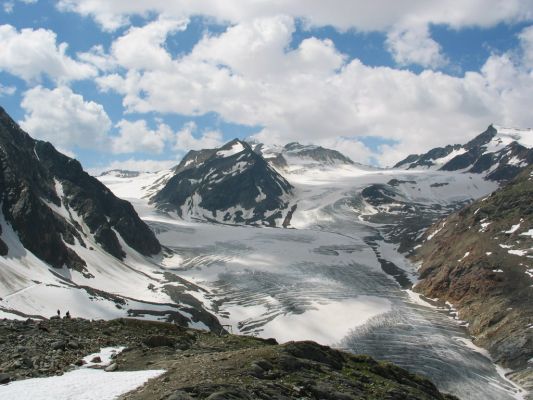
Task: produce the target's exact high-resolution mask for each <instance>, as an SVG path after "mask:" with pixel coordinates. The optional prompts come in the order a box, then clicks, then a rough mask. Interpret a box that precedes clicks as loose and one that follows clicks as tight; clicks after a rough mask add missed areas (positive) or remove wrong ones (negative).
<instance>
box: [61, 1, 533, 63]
mask: <svg viewBox="0 0 533 400" xmlns="http://www.w3.org/2000/svg"><path fill="white" fill-rule="evenodd" d="M58 7H59V9H60V10H64V11H74V12H77V13H79V14H81V15H83V16H90V17H92V18H94V19H95V20H96V21H97V22H98V23H100V24H101V26H102V27H103V28H104V29H106V30H115V29H117V28H118V27H120V26H123V25H127V24H128V23H129V22H130V17H132V16H134V15H141V16H143V17H147V16H149V15H152V14H156V15H163V16H165V18H189V17H191V16H194V15H203V16H205V17H208V18H214V19H215V20H217V21H220V22H223V23H228V24H236V25H242V24H246V23H250V21H254V20H261V19H264V18H267V19H268V18H273V17H276V16H280V15H283V16H286V17H287V18H290V19H293V18H298V19H301V20H303V21H304V22H305V24H306V25H307V26H315V27H316V26H318V27H320V26H333V27H335V28H337V29H339V30H348V29H355V30H358V31H365V32H366V31H380V32H387V33H388V36H389V39H388V41H389V45H388V48H389V49H390V50H391V51H392V52H393V56H394V57H395V59H396V60H397V61H398V62H399V63H400V64H412V63H420V65H422V66H430V67H438V66H441V65H443V64H444V63H445V61H446V59H445V58H444V56H443V55H442V54H441V52H440V47H439V45H438V44H437V43H436V42H435V41H434V40H433V39H432V38H431V37H430V36H429V33H428V32H427V29H428V28H427V27H428V26H429V25H432V24H436V25H439V24H440V25H447V26H449V27H451V28H453V29H460V28H463V27H472V26H477V27H489V26H495V25H497V24H498V23H502V22H504V23H508V22H518V21H531V20H533V0H463V1H461V2H460V3H458V2H457V1H456V0H441V1H439V2H434V1H427V0H396V1H390V0H375V1H373V2H371V3H369V2H368V1H367V0H331V1H327V2H326V1H323V0H291V1H286V0H270V1H268V2H266V1H255V2H250V1H249V0H225V1H224V2H220V1H219V0H197V1H189V0H173V1H167V0H136V1H129V2H127V1H122V2H118V1H114V2H111V1H108V0H60V1H59V3H58ZM271 33H273V34H276V32H271ZM238 42H239V40H238ZM419 46H420V47H419Z"/></svg>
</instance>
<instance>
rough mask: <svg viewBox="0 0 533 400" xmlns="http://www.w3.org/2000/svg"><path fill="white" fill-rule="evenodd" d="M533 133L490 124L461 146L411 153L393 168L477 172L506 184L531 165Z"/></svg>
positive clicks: (529, 130) (532, 160)
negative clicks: (423, 152)
mask: <svg viewBox="0 0 533 400" xmlns="http://www.w3.org/2000/svg"><path fill="white" fill-rule="evenodd" d="M532 148H533V130H532V129H514V128H504V127H501V126H497V125H490V126H489V127H488V128H487V130H485V131H484V132H483V133H481V134H480V135H478V136H477V137H475V138H474V139H472V140H471V141H469V142H468V143H466V144H465V145H458V144H456V145H448V146H446V147H437V148H435V149H432V150H430V151H428V152H427V153H425V154H421V155H419V154H412V155H410V156H408V157H407V158H406V159H404V160H402V161H400V162H399V163H398V164H396V165H395V168H405V169H413V168H428V169H439V170H442V171H464V172H472V173H480V174H483V175H485V176H486V177H487V179H490V180H494V181H509V180H510V179H512V178H514V177H515V176H516V175H518V173H519V172H520V171H521V170H522V168H523V167H525V166H527V165H529V164H531V163H533V149H532Z"/></svg>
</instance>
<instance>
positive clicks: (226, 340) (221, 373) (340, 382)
mask: <svg viewBox="0 0 533 400" xmlns="http://www.w3.org/2000/svg"><path fill="white" fill-rule="evenodd" d="M107 346H125V347H126V349H125V350H124V351H123V352H122V353H120V354H119V355H118V356H117V357H116V358H115V359H114V360H113V364H111V365H110V366H108V367H107V370H109V371H135V370H145V369H163V370H166V373H165V374H163V375H161V376H160V377H159V378H155V379H153V380H151V381H149V382H148V383H147V384H146V385H145V386H144V387H141V388H139V389H137V390H136V391H134V392H130V393H128V394H126V395H124V396H123V397H122V398H123V399H167V400H171V399H172V400H178V399H182V400H186V399H210V400H216V399H219V400H222V399H228V400H229V399H236V400H238V399H331V400H337V399H338V400H348V399H391V400H392V399H456V398H455V397H453V396H450V395H445V394H441V393H439V391H438V390H437V389H436V387H435V386H434V385H433V383H431V382H430V381H428V380H427V379H425V378H422V377H420V376H416V375H413V374H411V373H409V372H407V371H405V370H403V369H401V368H399V367H396V366H394V365H392V364H390V363H382V362H377V361H375V360H373V359H372V358H370V357H368V356H362V355H352V354H348V353H344V352H340V351H337V350H334V349H331V348H329V347H325V346H321V345H318V344H316V343H314V342H291V343H287V344H284V345H278V344H277V343H276V341H275V340H273V339H269V340H263V339H258V338H254V337H249V336H235V335H223V336H218V335H215V334H213V333H209V332H205V331H199V330H193V329H187V328H182V327H179V326H177V325H174V324H168V323H161V322H150V321H141V320H135V319H118V320H113V321H88V320H83V319H52V320H46V321H34V320H27V321H13V320H3V321H0V354H2V357H1V358H0V382H1V383H3V384H6V383H8V382H9V381H13V380H20V379H27V378H31V377H43V376H52V375H56V374H63V373H65V372H67V371H69V370H71V369H74V368H77V367H79V366H80V365H81V364H82V363H83V357H84V356H86V355H88V354H90V353H94V352H97V351H98V350H99V349H100V348H101V347H107ZM107 373H110V374H112V373H113V372H107Z"/></svg>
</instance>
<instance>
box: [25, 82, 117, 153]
mask: <svg viewBox="0 0 533 400" xmlns="http://www.w3.org/2000/svg"><path fill="white" fill-rule="evenodd" d="M21 106H22V108H23V109H24V111H25V115H24V119H23V120H22V121H20V125H21V127H22V129H24V130H25V131H27V132H28V133H29V134H30V135H32V136H33V137H35V138H37V139H42V140H46V141H50V142H52V143H53V144H54V145H56V146H58V147H61V148H67V149H68V148H70V147H74V146H76V147H83V148H101V147H102V144H103V143H105V141H106V139H107V133H108V131H109V129H110V128H111V121H110V119H109V117H108V115H107V113H106V112H105V110H104V108H103V107H102V106H101V105H100V104H97V103H95V102H93V101H85V100H84V98H83V97H82V96H81V95H79V94H76V93H74V92H73V91H72V90H71V89H70V88H68V87H65V86H60V87H58V88H56V89H53V90H50V89H46V88H44V87H42V86H36V87H34V88H32V89H30V90H28V91H26V92H25V93H24V95H23V99H22V104H21Z"/></svg>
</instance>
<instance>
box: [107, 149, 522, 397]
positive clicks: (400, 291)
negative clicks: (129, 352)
mask: <svg viewBox="0 0 533 400" xmlns="http://www.w3.org/2000/svg"><path fill="white" fill-rule="evenodd" d="M254 146H256V144H254ZM243 147H244V144H243ZM280 148H283V146H280ZM218 151H219V150H218V149H217V150H216V151H214V150H209V151H207V152H204V151H201V152H194V153H191V154H192V155H193V157H191V158H189V157H186V158H185V159H184V160H183V161H182V163H181V164H180V166H178V167H177V168H175V169H172V170H168V171H162V172H160V173H157V174H154V173H143V174H140V175H139V176H138V177H133V178H120V177H112V176H104V177H100V178H99V179H101V181H102V182H104V183H105V184H106V185H108V187H109V188H110V189H111V190H113V192H114V193H115V194H116V195H117V196H119V197H122V198H125V199H127V200H128V201H130V202H132V204H133V205H134V206H135V208H136V210H137V211H138V212H139V215H141V217H142V218H143V219H144V220H145V221H146V222H147V223H148V224H149V225H150V226H151V227H152V229H153V230H154V231H155V232H156V234H157V238H158V239H159V240H160V242H161V243H162V245H163V246H165V248H167V249H169V251H172V252H173V253H174V254H175V256H174V257H172V258H167V259H165V260H164V261H163V262H164V266H165V268H166V269H167V270H168V271H172V272H174V273H176V274H179V276H181V277H182V278H183V279H186V280H187V281H190V282H193V283H194V284H195V285H196V286H197V287H200V288H202V289H203V290H204V291H202V292H188V293H190V294H191V295H192V296H194V297H195V298H196V299H197V300H198V301H199V302H200V303H201V304H203V306H204V307H205V308H207V309H209V310H210V311H212V312H213V313H214V314H216V315H217V317H218V318H219V319H220V321H223V323H224V324H227V325H230V326H231V327H232V330H233V332H240V333H245V334H253V335H259V336H262V337H265V338H268V337H275V338H277V339H278V340H279V341H281V342H284V341H288V340H298V339H304V338H305V339H311V340H316V341H318V342H320V343H323V344H330V345H339V346H342V347H343V348H346V349H349V350H350V351H353V352H356V353H365V354H371V355H375V356H376V357H378V358H379V359H384V360H389V361H393V362H395V363H397V364H399V365H401V366H404V367H406V368H408V369H410V370H411V371H414V372H417V373H420V374H425V375H427V376H430V377H431V378H432V379H434V380H435V381H436V382H438V384H439V387H440V388H441V389H442V390H444V391H447V392H451V393H454V394H456V395H458V396H460V397H464V398H471V399H474V400H481V399H483V400H487V399H490V400H503V399H506V400H510V399H513V398H514V396H515V394H516V393H517V392H519V390H520V389H519V388H517V387H515V386H514V384H513V383H511V382H509V381H508V380H507V379H506V378H505V376H503V374H501V373H499V371H501V369H498V368H496V367H495V366H494V364H493V362H492V361H491V360H490V359H489V358H487V357H485V356H484V355H482V354H480V353H479V352H477V351H476V350H475V349H476V347H475V346H474V345H473V344H472V342H471V341H470V339H471V338H470V337H469V336H468V335H467V333H466V331H465V330H464V328H461V327H460V326H459V323H458V322H457V321H455V320H454V319H453V318H450V316H449V314H448V313H447V308H446V307H442V308H440V309H436V308H435V307H433V306H430V305H429V304H428V303H427V302H425V301H424V300H422V299H421V298H419V297H418V296H417V295H416V294H414V293H412V292H410V291H409V290H407V288H408V287H409V285H410V282H412V281H414V280H416V278H417V273H416V268H415V266H413V265H412V264H411V263H410V262H409V261H408V260H407V259H406V258H405V257H404V255H403V254H401V252H402V251H404V250H405V249H406V248H411V247H412V245H413V244H412V243H411V242H410V240H408V239H407V240H406V244H405V246H404V247H405V248H403V247H402V243H403V242H402V238H407V237H409V235H410V234H412V235H414V237H418V236H422V234H423V232H424V230H425V229H426V228H427V227H428V226H429V225H431V223H432V222H433V221H435V220H436V219H438V218H442V217H443V216H446V215H447V214H449V213H450V212H452V211H453V210H455V209H457V208H458V207H460V206H461V205H464V204H467V203H470V202H471V201H473V200H474V199H477V198H481V197H484V196H486V195H487V194H489V193H491V192H492V191H494V190H495V189H497V188H498V183H497V182H494V181H487V180H485V179H484V176H483V175H482V174H472V173H463V172H460V171H439V170H434V169H429V170H428V169H410V170H406V169H401V168H400V169H378V168H371V167H363V166H360V165H357V164H352V163H342V162H338V163H334V164H321V163H319V162H317V161H316V160H313V161H312V160H309V159H308V160H306V161H305V162H303V163H302V162H301V160H299V159H296V160H295V161H294V164H292V166H291V164H288V165H287V167H286V168H278V167H276V171H277V173H278V174H279V175H281V176H283V177H284V179H285V180H286V181H287V182H288V183H289V184H290V185H291V187H292V190H291V192H292V195H291V200H290V201H291V203H290V204H291V205H297V207H296V209H295V210H294V211H293V213H292V218H291V224H290V226H291V227H292V228H294V229H278V228H270V227H264V226H262V227H254V226H252V227H250V226H243V225H245V224H231V225H229V224H221V223H218V222H217V223H213V222H215V221H206V220H205V219H204V220H201V219H198V220H194V219H190V218H187V217H186V216H185V217H179V216H178V214H177V213H173V212H164V211H162V210H159V209H158V208H157V207H156V205H155V204H154V203H151V204H150V203H149V199H150V193H157V191H158V190H159V188H160V187H162V186H164V182H166V181H169V179H171V177H172V176H173V175H174V174H175V171H176V170H179V171H181V173H185V172H187V168H189V167H192V168H193V169H194V167H193V165H194V164H195V161H196V162H199V163H203V162H205V160H209V159H210V158H211V157H214V156H215V154H216V152H218ZM238 154H239V153H236V155H237V157H238ZM233 157H235V155H233ZM237 157H235V158H237ZM202 158H203V160H204V161H202ZM191 159H192V161H191ZM267 160H268V158H267ZM288 160H289V161H288V162H291V161H292V160H294V159H292V160H291V159H290V158H288ZM235 163H236V160H233V162H232V164H233V165H234V164H235ZM185 164H187V165H185ZM201 165H202V164H201ZM201 165H200V168H202V167H201ZM208 171H209V170H208ZM213 174H214V172H213ZM376 185H377V186H376ZM375 187H385V188H387V189H390V190H391V191H392V192H393V193H388V196H387V199H385V200H384V201H381V202H380V201H379V199H378V195H376V196H374V195H372V192H373V188H375ZM367 188H369V189H367ZM385 194H387V193H385ZM402 203H403V204H402ZM291 208H292V206H291ZM420 210H423V212H424V214H423V217H420V214H418V213H419V211H420ZM417 216H418V217H417ZM404 221H406V222H404ZM409 232H410V233H409ZM408 233H409V234H408ZM421 340H423V341H424V345H422V346H421V345H420V341H421ZM421 359H423V360H424V362H423V363H420V360H421Z"/></svg>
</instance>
